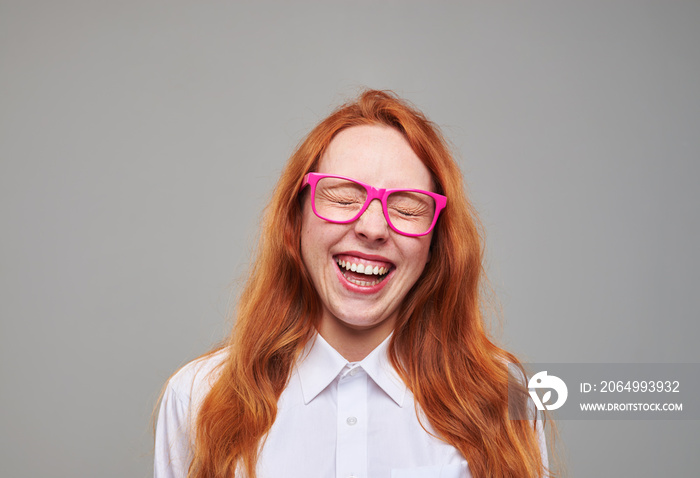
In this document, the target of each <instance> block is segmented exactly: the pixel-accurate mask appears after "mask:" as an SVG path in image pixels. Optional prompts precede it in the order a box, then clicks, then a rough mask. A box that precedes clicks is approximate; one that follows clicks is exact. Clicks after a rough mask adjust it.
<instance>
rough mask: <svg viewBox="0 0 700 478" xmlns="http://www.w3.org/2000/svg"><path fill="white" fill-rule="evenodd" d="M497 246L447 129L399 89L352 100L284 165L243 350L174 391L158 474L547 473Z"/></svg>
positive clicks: (224, 351) (161, 425) (210, 359)
mask: <svg viewBox="0 0 700 478" xmlns="http://www.w3.org/2000/svg"><path fill="white" fill-rule="evenodd" d="M482 250H483V249H482V242H481V238H480V234H479V230H478V227H477V223H476V219H475V214H474V211H473V209H472V206H471V205H470V203H469V201H468V199H467V198H466V196H465V193H464V187H463V183H462V177H461V173H460V171H459V168H458V166H457V165H456V163H455V161H454V160H453V158H452V156H451V154H450V152H449V149H448V148H447V146H446V144H445V141H444V139H443V137H442V135H441V134H440V132H439V130H438V128H437V127H436V126H435V125H434V124H433V123H431V122H430V121H428V120H427V119H426V118H425V116H424V115H423V114H422V113H420V112H419V111H417V110H416V109H414V108H412V107H411V106H409V105H408V104H407V103H406V102H404V101H403V100H401V99H399V98H398V97H396V95H394V94H392V93H388V92H383V91H366V92H364V93H362V94H361V95H360V96H359V98H357V100H356V101H354V102H352V103H348V104H346V105H343V106H341V107H340V108H338V109H337V110H336V111H334V112H333V113H332V114H331V115H330V116H328V117H327V118H326V119H324V120H323V121H321V123H319V124H318V125H317V126H316V127H315V128H314V129H313V130H312V131H311V132H310V133H309V135H308V136H307V137H306V139H305V140H304V141H303V142H302V143H301V145H300V146H299V148H298V149H297V151H296V152H295V153H294V154H293V155H292V157H291V158H290V160H289V162H288V163H287V165H286V167H285V169H284V171H283V173H282V177H281V178H280V180H279V183H278V184H277V187H276V189H275V192H274V196H273V199H272V201H271V203H270V205H269V207H268V209H267V213H266V215H265V219H264V223H263V229H262V235H261V238H260V243H259V245H258V253H257V258H256V260H255V262H254V265H253V267H252V270H251V271H250V275H249V278H248V281H247V284H246V286H245V288H244V291H243V293H242V295H241V297H240V301H239V304H238V310H237V315H236V323H235V326H234V329H233V331H232V333H231V337H230V339H229V341H228V343H227V344H226V345H225V346H224V347H222V348H219V349H217V350H214V351H212V352H210V353H209V354H207V355H205V356H204V357H202V358H200V359H198V360H196V361H194V362H192V363H190V364H188V365H186V366H185V367H184V368H183V369H181V370H180V371H179V372H178V373H177V374H175V375H174V376H173V377H172V378H171V379H170V381H169V383H168V386H167V388H166V391H165V393H164V397H163V400H162V403H161V408H160V414H159V419H158V425H157V431H156V456H155V476H156V477H158V478H162V477H185V476H187V477H192V478H194V477H197V478H200V477H233V476H236V477H239V476H244V477H249V478H252V477H255V476H257V477H261V478H262V477H281V476H284V477H294V478H296V477H304V478H308V477H329V476H334V477H347V478H350V477H357V478H380V477H386V478H389V477H394V478H400V477H428V476H441V477H457V476H461V477H464V476H470V474H471V476H473V477H541V476H545V474H546V463H547V457H546V451H545V447H544V439H543V434H542V427H541V422H536V421H530V420H510V419H509V418H508V370H507V366H506V365H507V363H508V362H517V361H516V359H515V358H514V357H513V356H512V355H511V354H509V353H508V352H506V351H504V350H502V349H500V348H498V347H497V346H496V345H494V344H493V343H492V342H491V341H490V340H489V339H488V337H487V335H486V332H485V330H484V322H483V318H482V308H481V306H482V298H481V295H480V293H481V286H482V280H483V269H482Z"/></svg>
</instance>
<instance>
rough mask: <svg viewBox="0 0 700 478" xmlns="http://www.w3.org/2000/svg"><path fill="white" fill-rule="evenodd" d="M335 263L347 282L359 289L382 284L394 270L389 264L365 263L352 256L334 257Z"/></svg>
mask: <svg viewBox="0 0 700 478" xmlns="http://www.w3.org/2000/svg"><path fill="white" fill-rule="evenodd" d="M334 259H335V262H336V263H337V264H338V268H340V272H341V273H342V274H343V277H345V279H347V281H348V282H350V283H352V284H355V285H358V286H360V287H372V286H375V285H377V284H379V283H380V282H382V281H383V280H384V279H386V277H387V276H388V275H389V272H391V270H392V269H393V268H394V266H393V264H391V263H381V262H376V261H366V260H364V259H359V258H357V257H352V256H336V257H335V258H334Z"/></svg>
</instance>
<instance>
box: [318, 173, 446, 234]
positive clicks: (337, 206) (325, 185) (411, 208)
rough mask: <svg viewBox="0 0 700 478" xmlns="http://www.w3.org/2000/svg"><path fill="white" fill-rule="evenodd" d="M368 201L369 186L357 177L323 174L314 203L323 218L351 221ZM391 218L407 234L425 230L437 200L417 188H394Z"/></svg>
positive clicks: (388, 202)
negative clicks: (417, 190) (396, 189)
mask: <svg viewBox="0 0 700 478" xmlns="http://www.w3.org/2000/svg"><path fill="white" fill-rule="evenodd" d="M366 201H367V190H366V189H365V187H364V186H362V185H360V184H357V183H356V182H354V181H349V180H347V179H339V178H321V179H319V181H318V183H317V184H316V194H315V195H314V207H315V208H316V212H317V213H318V215H319V216H321V217H322V218H323V219H326V220H328V221H331V222H348V221H352V220H354V219H357V217H358V215H359V213H360V211H361V210H362V208H363V207H364V205H365V202H366ZM386 203H387V204H386V205H387V210H386V213H387V214H388V216H389V217H388V219H389V221H390V223H391V225H392V226H394V228H396V229H397V230H398V231H400V232H402V233H405V234H423V233H425V232H427V231H428V230H429V229H430V226H431V225H432V223H433V219H434V217H435V200H434V199H433V198H432V197H430V196H428V195H427V194H423V193H420V192H415V191H394V192H392V193H391V194H389V196H388V197H387V200H386Z"/></svg>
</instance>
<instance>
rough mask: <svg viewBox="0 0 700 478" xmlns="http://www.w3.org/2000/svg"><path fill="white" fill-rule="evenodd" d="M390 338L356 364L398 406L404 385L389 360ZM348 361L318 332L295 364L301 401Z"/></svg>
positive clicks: (308, 398)
mask: <svg viewBox="0 0 700 478" xmlns="http://www.w3.org/2000/svg"><path fill="white" fill-rule="evenodd" d="M390 339H391V336H389V337H387V338H386V339H385V340H384V341H383V342H382V343H381V344H379V345H378V346H377V348H375V349H374V350H373V351H372V352H370V354H369V355H367V357H365V358H364V359H362V361H360V362H358V363H357V365H356V366H360V367H362V369H363V370H364V371H365V372H367V375H369V376H370V378H371V379H372V380H374V382H375V383H376V384H377V385H378V386H379V388H381V389H382V390H383V391H384V393H386V394H387V395H389V397H391V399H392V400H393V401H394V402H396V404H397V405H398V406H400V407H402V406H403V400H404V397H405V395H406V384H404V383H403V381H402V380H401V378H400V377H399V374H398V373H397V372H396V370H395V369H394V367H392V365H391V362H390V361H389V357H388V355H387V350H388V348H389V340H390ZM348 364H349V362H348V361H347V360H346V359H345V358H343V356H342V355H340V354H339V353H338V352H337V351H336V350H335V349H334V348H333V347H331V346H330V344H329V343H328V342H326V341H325V340H324V338H323V337H321V336H320V335H319V334H316V335H315V336H314V337H313V338H312V339H311V340H309V342H308V343H307V344H306V348H305V349H304V352H303V353H302V355H301V359H300V362H299V363H298V364H297V370H298V373H299V378H300V379H301V391H302V394H303V396H304V403H305V404H308V403H309V402H310V401H311V400H313V399H314V398H316V396H317V395H318V394H319V393H321V392H322V391H323V390H324V389H325V388H326V387H327V386H328V385H330V383H331V382H332V381H333V380H335V378H336V377H337V376H338V374H340V372H342V370H343V369H344V368H345V367H346V366H347V365H348Z"/></svg>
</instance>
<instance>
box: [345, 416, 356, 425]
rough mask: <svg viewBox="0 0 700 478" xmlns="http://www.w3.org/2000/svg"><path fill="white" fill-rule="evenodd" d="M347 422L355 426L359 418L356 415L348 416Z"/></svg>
mask: <svg viewBox="0 0 700 478" xmlns="http://www.w3.org/2000/svg"><path fill="white" fill-rule="evenodd" d="M345 423H347V424H348V425H350V426H353V425H354V424H356V423H357V418H355V417H348V419H347V420H345Z"/></svg>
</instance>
